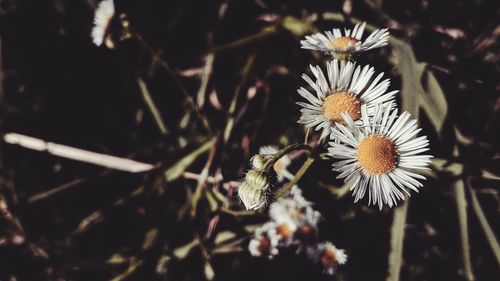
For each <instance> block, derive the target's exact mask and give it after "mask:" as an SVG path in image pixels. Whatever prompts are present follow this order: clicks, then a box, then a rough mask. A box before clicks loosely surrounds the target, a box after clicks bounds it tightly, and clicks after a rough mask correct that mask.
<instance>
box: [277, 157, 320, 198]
mask: <svg viewBox="0 0 500 281" xmlns="http://www.w3.org/2000/svg"><path fill="white" fill-rule="evenodd" d="M313 163H314V158H312V157H308V158H307V159H306V161H305V162H304V164H302V166H301V167H300V169H299V170H298V171H297V173H296V174H295V176H294V177H293V180H292V181H290V182H289V183H287V184H286V185H285V186H284V187H283V188H282V189H281V190H280V191H279V192H278V193H277V194H276V199H278V198H280V197H283V196H284V195H286V194H287V193H288V192H289V191H290V190H291V189H292V187H293V186H294V185H296V184H297V183H298V182H299V181H300V179H301V178H302V177H303V176H304V175H305V173H306V172H307V170H309V168H310V167H311V165H312V164H313Z"/></svg>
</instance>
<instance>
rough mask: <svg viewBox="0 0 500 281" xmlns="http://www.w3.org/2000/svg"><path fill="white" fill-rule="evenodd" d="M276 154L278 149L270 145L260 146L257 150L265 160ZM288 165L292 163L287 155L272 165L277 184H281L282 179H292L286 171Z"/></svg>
mask: <svg viewBox="0 0 500 281" xmlns="http://www.w3.org/2000/svg"><path fill="white" fill-rule="evenodd" d="M276 153H278V147H276V146H272V145H267V146H262V147H261V148H260V149H259V154H260V155H263V156H264V157H265V158H269V157H271V156H272V155H274V154H276ZM290 163H292V160H290V157H288V155H285V156H283V157H281V158H280V159H279V160H278V161H276V162H275V163H274V165H273V169H274V171H275V172H276V174H277V176H278V182H282V181H283V180H284V179H288V180H292V179H293V175H292V174H291V173H290V172H289V171H288V170H287V168H288V166H289V165H290Z"/></svg>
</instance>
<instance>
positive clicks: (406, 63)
mask: <svg viewBox="0 0 500 281" xmlns="http://www.w3.org/2000/svg"><path fill="white" fill-rule="evenodd" d="M391 43H392V45H393V46H394V49H395V50H396V53H397V58H396V62H395V64H396V65H397V66H398V68H399V70H400V72H401V79H402V85H401V100H402V110H404V111H408V112H409V113H411V114H412V115H413V117H414V118H418V116H419V109H420V108H421V109H422V110H423V111H424V112H425V113H426V114H427V116H428V117H429V119H430V121H431V123H432V125H433V126H434V128H435V130H436V132H437V133H438V134H440V133H441V131H442V127H443V124H444V120H445V118H446V114H447V112H448V104H447V102H446V96H445V94H444V92H443V90H442V88H441V86H440V85H439V82H438V81H437V79H436V78H435V76H434V74H433V73H432V72H431V71H430V70H428V69H426V64H425V63H420V62H418V61H417V60H416V58H415V54H414V53H413V50H412V48H411V46H410V45H408V44H406V43H404V42H403V41H400V40H397V39H393V40H391ZM422 84H423V85H422Z"/></svg>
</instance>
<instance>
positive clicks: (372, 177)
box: [328, 105, 432, 209]
mask: <svg viewBox="0 0 500 281" xmlns="http://www.w3.org/2000/svg"><path fill="white" fill-rule="evenodd" d="M361 115H362V122H363V124H362V126H358V125H357V124H355V123H354V121H353V119H352V118H351V117H350V116H349V115H348V114H345V113H344V114H343V117H344V120H345V122H346V124H345V125H343V124H337V127H336V128H334V129H333V130H332V136H331V137H332V138H333V139H335V140H338V142H330V146H331V147H330V148H329V149H328V151H329V154H330V156H332V157H333V158H338V159H341V160H340V161H338V162H335V163H333V170H334V171H337V172H340V175H339V176H338V177H337V178H345V181H346V182H348V181H351V182H352V186H351V190H352V191H353V196H354V202H357V201H358V200H359V199H361V198H363V197H364V195H365V193H366V191H368V201H369V204H374V205H375V204H378V206H379V208H380V209H382V207H383V204H387V205H389V207H392V206H394V205H397V202H398V201H399V200H404V199H405V196H404V194H403V192H404V193H406V194H407V195H408V196H410V193H409V192H408V191H407V190H406V189H407V188H409V189H411V190H413V191H416V192H418V188H419V187H421V186H422V184H421V183H420V182H419V181H417V180H416V179H425V177H424V176H422V175H420V174H417V173H415V172H411V171H409V170H408V169H415V170H422V169H427V166H428V164H429V162H430V159H431V158H432V156H430V155H420V153H422V152H425V151H427V150H429V148H428V145H429V141H428V140H427V137H426V136H421V137H417V138H415V136H416V135H417V133H418V132H419V131H420V130H421V129H418V127H417V120H410V114H409V113H408V112H403V113H402V114H401V115H400V116H399V117H398V116H397V109H391V106H390V105H384V106H382V105H379V106H376V107H375V109H374V116H373V118H369V117H368V113H367V107H366V106H363V107H362V108H361Z"/></svg>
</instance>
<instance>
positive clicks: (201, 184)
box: [191, 137, 220, 217]
mask: <svg viewBox="0 0 500 281" xmlns="http://www.w3.org/2000/svg"><path fill="white" fill-rule="evenodd" d="M219 139H220V137H218V138H217V140H216V141H215V144H214V145H213V146H212V149H211V150H210V154H209V156H208V159H207V162H206V163H205V166H204V167H203V170H202V171H201V174H200V177H199V178H198V184H197V185H196V189H195V192H194V194H193V197H192V199H191V205H192V209H191V216H192V217H195V215H196V210H197V209H198V202H199V201H200V199H201V195H202V193H203V191H204V190H205V186H206V184H207V180H208V176H209V172H210V168H211V167H212V164H213V162H214V159H215V156H216V154H217V149H218V147H219V145H218V144H219Z"/></svg>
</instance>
